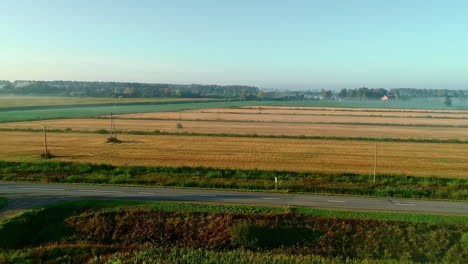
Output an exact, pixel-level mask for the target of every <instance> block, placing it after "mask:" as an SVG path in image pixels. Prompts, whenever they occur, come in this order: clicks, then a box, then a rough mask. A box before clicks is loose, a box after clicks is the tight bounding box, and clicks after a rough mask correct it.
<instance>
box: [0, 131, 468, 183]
mask: <svg viewBox="0 0 468 264" xmlns="http://www.w3.org/2000/svg"><path fill="white" fill-rule="evenodd" d="M0 136H1V137H2V139H4V140H2V141H1V142H0V159H1V160H10V161H14V160H21V161H25V160H27V161H31V160H37V159H38V158H37V157H38V155H39V154H40V153H41V151H42V140H43V138H42V134H41V133H37V132H16V131H15V132H0ZM106 138H107V135H99V134H82V133H49V148H50V151H51V152H52V153H53V154H54V155H56V156H57V158H55V159H57V160H64V161H76V162H91V163H109V164H114V165H145V166H207V167H217V168H240V169H264V170H287V171H321V172H350V173H362V174H371V173H372V171H373V162H374V148H375V143H372V142H365V141H339V140H308V139H282V138H275V139H269V138H241V137H214V136H213V137H207V136H163V135H159V136H158V135H121V136H120V139H122V140H123V141H124V143H122V144H109V143H105V141H106ZM467 171H468V148H467V147H466V145H465V144H437V143H406V142H405V143H399V142H379V143H378V169H377V172H378V173H386V174H404V175H414V176H437V177H453V178H466V172H467Z"/></svg>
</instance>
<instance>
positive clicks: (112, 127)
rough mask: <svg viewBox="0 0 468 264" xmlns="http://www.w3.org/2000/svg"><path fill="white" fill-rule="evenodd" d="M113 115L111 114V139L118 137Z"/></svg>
mask: <svg viewBox="0 0 468 264" xmlns="http://www.w3.org/2000/svg"><path fill="white" fill-rule="evenodd" d="M113 117H114V116H113V115H112V112H111V113H110V131H111V134H110V137H111V138H117V135H116V134H115V124H114V119H113Z"/></svg>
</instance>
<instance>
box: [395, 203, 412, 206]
mask: <svg viewBox="0 0 468 264" xmlns="http://www.w3.org/2000/svg"><path fill="white" fill-rule="evenodd" d="M397 205H408V206H414V205H415V204H411V203H397Z"/></svg>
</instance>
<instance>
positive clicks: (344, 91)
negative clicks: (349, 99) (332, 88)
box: [338, 89, 348, 98]
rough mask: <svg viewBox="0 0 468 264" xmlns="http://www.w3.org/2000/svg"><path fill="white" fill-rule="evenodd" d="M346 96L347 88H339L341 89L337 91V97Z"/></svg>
mask: <svg viewBox="0 0 468 264" xmlns="http://www.w3.org/2000/svg"><path fill="white" fill-rule="evenodd" d="M346 96H348V90H346V89H341V91H340V92H339V93H338V97H340V98H346Z"/></svg>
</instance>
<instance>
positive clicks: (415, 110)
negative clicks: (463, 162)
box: [240, 105, 468, 114]
mask: <svg viewBox="0 0 468 264" xmlns="http://www.w3.org/2000/svg"><path fill="white" fill-rule="evenodd" d="M240 108H243V109H280V110H287V109H290V110H298V109H309V110H318V109H326V110H329V111H340V110H342V111H343V110H351V111H356V110H358V111H359V110H363V111H378V112H424V113H445V112H450V113H467V114H468V110H446V109H444V110H434V109H403V108H355V107H322V106H304V107H302V106H299V107H295V106H268V105H248V106H241V107H240Z"/></svg>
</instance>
